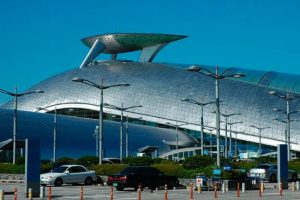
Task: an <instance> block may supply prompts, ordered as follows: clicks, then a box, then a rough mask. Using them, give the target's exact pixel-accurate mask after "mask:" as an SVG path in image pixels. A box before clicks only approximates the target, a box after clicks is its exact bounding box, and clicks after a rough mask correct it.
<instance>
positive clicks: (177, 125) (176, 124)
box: [166, 122, 188, 150]
mask: <svg viewBox="0 0 300 200" xmlns="http://www.w3.org/2000/svg"><path fill="white" fill-rule="evenodd" d="M166 124H167V125H169V126H173V127H175V130H176V150H178V140H179V139H178V127H180V126H184V125H187V124H188V123H182V124H178V123H177V122H176V123H175V124H173V123H170V122H168V123H166Z"/></svg>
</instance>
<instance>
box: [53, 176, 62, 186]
mask: <svg viewBox="0 0 300 200" xmlns="http://www.w3.org/2000/svg"><path fill="white" fill-rule="evenodd" d="M62 184H63V180H62V179H61V178H57V179H56V180H55V182H54V185H55V186H56V187H59V186H61V185H62Z"/></svg>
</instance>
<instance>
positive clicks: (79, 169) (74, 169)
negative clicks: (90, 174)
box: [69, 166, 86, 173]
mask: <svg viewBox="0 0 300 200" xmlns="http://www.w3.org/2000/svg"><path fill="white" fill-rule="evenodd" d="M85 171H86V170H85V169H84V168H83V167H81V166H74V167H70V168H69V172H70V173H78V172H85Z"/></svg>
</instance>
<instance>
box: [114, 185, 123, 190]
mask: <svg viewBox="0 0 300 200" xmlns="http://www.w3.org/2000/svg"><path fill="white" fill-rule="evenodd" d="M116 189H117V190H118V191H123V190H124V187H123V186H122V185H118V186H117V187H116Z"/></svg>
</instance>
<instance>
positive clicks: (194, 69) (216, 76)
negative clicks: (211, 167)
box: [188, 66, 245, 166]
mask: <svg viewBox="0 0 300 200" xmlns="http://www.w3.org/2000/svg"><path fill="white" fill-rule="evenodd" d="M231 69H232V68H229V69H227V70H225V71H224V72H222V73H221V74H219V67H218V66H217V67H216V73H213V72H211V71H209V70H207V69H205V68H202V67H199V66H190V67H189V68H188V71H192V72H198V73H201V74H204V75H206V76H209V77H211V78H213V79H215V90H216V129H217V166H220V100H219V80H222V79H225V78H241V77H245V75H244V74H241V73H234V74H228V75H227V74H226V72H228V71H229V70H231Z"/></svg>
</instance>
